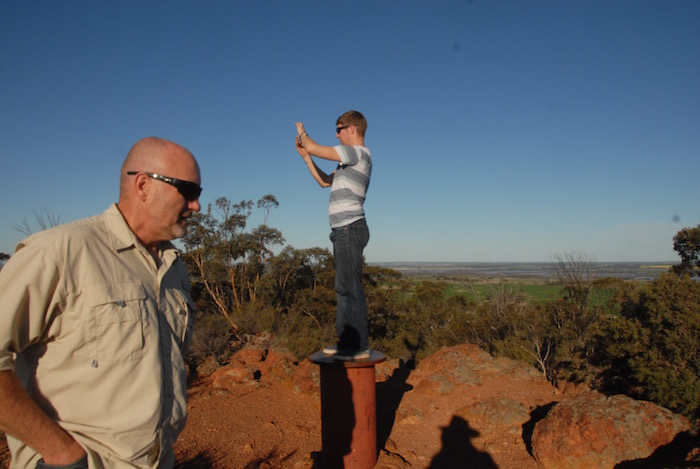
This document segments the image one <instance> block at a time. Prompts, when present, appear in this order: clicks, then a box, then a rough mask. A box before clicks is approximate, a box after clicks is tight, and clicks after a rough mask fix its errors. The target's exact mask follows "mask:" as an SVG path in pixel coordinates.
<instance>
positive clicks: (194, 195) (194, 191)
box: [126, 171, 202, 202]
mask: <svg viewBox="0 0 700 469" xmlns="http://www.w3.org/2000/svg"><path fill="white" fill-rule="evenodd" d="M140 172H142V173H143V174H145V175H146V176H148V177H149V178H153V179H158V180H159V181H163V182H167V183H168V184H170V185H171V186H174V187H175V189H177V191H178V192H179V193H180V194H182V196H183V197H184V198H185V200H186V201H188V202H192V201H194V200H197V199H198V198H199V194H201V193H202V188H201V187H200V186H199V185H198V184H196V183H194V182H190V181H183V180H182V179H175V178H171V177H168V176H162V175H160V174H155V173H146V172H143V171H127V172H126V174H128V175H129V176H134V175H136V174H138V173H140Z"/></svg>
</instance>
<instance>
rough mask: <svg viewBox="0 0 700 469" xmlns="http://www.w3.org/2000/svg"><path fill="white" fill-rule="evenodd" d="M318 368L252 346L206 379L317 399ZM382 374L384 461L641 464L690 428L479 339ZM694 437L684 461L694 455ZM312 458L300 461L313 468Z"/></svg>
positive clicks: (385, 367) (393, 365)
mask: <svg viewBox="0 0 700 469" xmlns="http://www.w3.org/2000/svg"><path fill="white" fill-rule="evenodd" d="M319 374H320V373H319V368H318V366H317V365H314V364H312V363H311V362H309V361H308V360H303V361H302V362H299V363H297V362H295V361H294V360H293V357H292V356H291V355H290V354H288V353H284V352H280V351H278V350H276V349H274V348H271V349H269V350H263V349H255V348H251V349H244V350H241V351H239V352H238V353H236V354H235V355H234V356H233V357H232V359H231V360H230V363H229V364H228V365H226V366H224V367H221V368H219V369H218V370H217V371H215V372H214V373H212V374H211V375H210V377H209V380H208V383H209V384H208V386H209V387H210V388H212V389H214V390H218V391H220V392H228V391H232V390H235V389H240V388H241V386H245V387H247V386H258V387H264V388H266V389H267V388H270V387H272V386H280V388H279V389H280V391H279V392H278V393H277V395H279V396H280V399H284V397H283V396H284V395H286V393H290V394H291V395H297V396H299V395H300V394H302V395H303V397H304V399H309V398H311V399H314V397H313V396H319V395H320V392H319V386H320V380H319ZM376 381H377V388H376V389H377V436H378V440H379V441H378V448H380V454H379V457H378V462H377V466H376V467H377V468H379V469H403V468H412V469H415V468H431V469H437V468H454V467H470V468H488V469H491V468H500V469H509V468H518V469H528V468H531V469H537V468H545V469H547V468H557V469H559V468H570V469H577V468H587V469H595V468H614V467H616V465H617V467H618V468H623V467H625V468H626V467H645V466H644V464H645V461H647V460H650V459H646V458H649V457H650V456H651V455H652V453H655V452H656V453H657V455H658V449H659V448H664V447H665V445H669V444H670V443H671V442H672V441H673V440H674V438H676V439H678V436H679V435H688V434H689V433H688V431H687V430H688V429H689V423H688V421H687V420H686V419H684V418H682V417H680V416H678V415H674V414H673V413H671V412H670V411H668V410H667V409H664V408H661V407H659V406H656V405H654V404H651V403H649V402H642V401H635V400H633V399H630V398H628V397H625V396H612V397H606V396H603V395H601V394H599V393H596V392H593V391H591V390H588V389H586V388H585V387H581V386H571V385H567V386H565V387H561V388H560V389H557V388H555V387H554V386H552V385H551V384H550V383H549V382H548V381H547V380H546V379H545V378H544V376H542V374H541V373H539V372H538V371H537V370H536V369H535V368H533V367H531V366H528V365H526V364H524V363H521V362H516V361H513V360H509V359H505V358H494V357H492V356H491V355H489V354H488V353H486V352H484V351H483V350H481V349H480V348H479V347H477V346H474V345H468V344H464V345H459V346H455V347H445V348H443V349H441V350H439V351H438V352H437V353H435V354H433V355H432V356H430V357H428V358H425V359H423V360H422V361H421V362H420V363H419V364H418V366H417V367H416V368H415V369H412V367H411V366H409V364H407V363H403V362H400V361H399V360H396V359H391V358H390V359H388V360H387V361H386V362H383V363H380V364H378V365H377V367H376ZM283 387H284V389H286V390H285V391H282V389H283ZM275 389H277V388H275ZM234 394H235V393H234ZM300 397H302V396H299V398H300ZM291 399H292V400H293V399H294V398H293V397H292V398H291ZM316 402H317V401H316ZM287 426H288V425H287ZM287 426H285V427H284V428H286V427H287ZM313 431H314V432H317V431H318V430H313ZM315 438H318V437H317V436H316V437H315ZM692 438H696V437H695V436H693V437H692ZM685 441H686V442H687V441H688V439H687V438H686V440H685ZM693 441H695V440H693ZM693 445H694V443H693ZM691 446H692V445H691ZM695 446H697V445H695ZM695 446H693V448H692V451H690V452H688V450H687V449H686V452H685V454H688V455H689V456H685V454H684V455H682V456H681V458H682V459H679V461H683V460H684V459H685V458H691V459H692V460H693V461H696V459H695V458H696V457H697V453H698V450H697V448H695ZM671 451H672V450H671ZM691 453H692V454H691ZM313 457H314V456H313V455H312V454H310V455H309V456H308V458H307V459H306V461H305V462H302V463H300V464H299V465H296V466H294V467H299V468H307V467H308V468H310V467H313V461H312V460H313ZM635 461H636V463H635ZM625 462H627V463H628V465H625ZM629 464H632V465H629ZM634 464H638V465H634ZM654 467H665V466H663V465H661V466H658V465H657V466H654Z"/></svg>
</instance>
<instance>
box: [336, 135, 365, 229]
mask: <svg viewBox="0 0 700 469" xmlns="http://www.w3.org/2000/svg"><path fill="white" fill-rule="evenodd" d="M335 149H336V151H337V152H338V155H340V164H339V165H338V167H337V168H336V170H335V172H334V173H333V185H332V186H331V194H330V202H329V204H328V216H329V217H330V223H331V228H339V227H341V226H345V225H349V224H350V223H353V222H356V221H357V220H360V219H362V218H364V217H365V210H364V208H363V207H362V205H363V204H364V203H365V195H366V194H367V188H368V187H369V179H370V176H371V175H372V159H371V158H370V153H369V148H367V147H363V146H346V145H338V146H336V147H335Z"/></svg>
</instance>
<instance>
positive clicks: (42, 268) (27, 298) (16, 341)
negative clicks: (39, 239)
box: [0, 245, 60, 371]
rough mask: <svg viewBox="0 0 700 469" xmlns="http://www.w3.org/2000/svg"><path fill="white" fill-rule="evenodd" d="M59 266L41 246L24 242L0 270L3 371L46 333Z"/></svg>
mask: <svg viewBox="0 0 700 469" xmlns="http://www.w3.org/2000/svg"><path fill="white" fill-rule="evenodd" d="M58 278H59V275H58V268H57V266H56V264H55V263H54V262H52V261H50V260H49V259H47V254H46V252H44V250H43V249H42V248H39V247H35V246H32V245H28V246H27V245H25V246H23V247H21V248H18V250H17V252H16V253H15V254H14V255H13V256H12V257H11V258H10V259H9V260H8V261H7V263H6V264H5V266H4V267H3V268H2V269H1V270H0V371H4V370H14V367H15V363H14V357H15V354H16V353H19V352H21V351H22V350H24V349H25V348H26V347H27V346H29V345H31V344H32V343H34V342H36V341H38V340H39V339H41V338H42V337H43V336H45V331H46V329H47V327H48V325H49V321H50V318H51V315H52V312H53V311H54V310H55V309H56V308H59V307H60V306H59V304H58V303H57V301H56V297H57V295H56V291H57V284H58Z"/></svg>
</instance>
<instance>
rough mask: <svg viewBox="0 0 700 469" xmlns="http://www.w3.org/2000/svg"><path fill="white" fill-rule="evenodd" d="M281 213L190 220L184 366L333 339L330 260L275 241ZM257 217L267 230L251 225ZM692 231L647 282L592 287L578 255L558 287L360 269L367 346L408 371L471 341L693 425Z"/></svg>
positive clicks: (235, 207)
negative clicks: (275, 217) (271, 221)
mask: <svg viewBox="0 0 700 469" xmlns="http://www.w3.org/2000/svg"><path fill="white" fill-rule="evenodd" d="M277 206H278V203H277V200H276V199H275V197H274V196H272V195H267V196H265V197H263V198H262V199H260V200H259V201H258V202H257V203H256V204H254V203H253V202H252V201H250V200H249V201H241V202H239V203H236V204H234V203H231V202H230V201H229V200H227V199H226V198H220V199H218V200H217V201H216V204H214V206H209V207H208V209H207V210H206V211H205V212H202V213H199V214H196V215H195V216H194V217H193V218H192V219H191V225H190V227H189V229H188V234H187V236H186V238H185V239H184V247H185V256H184V259H185V261H186V262H187V264H188V268H189V271H190V275H191V280H192V289H193V298H194V299H195V301H196V303H197V307H198V319H197V322H196V328H195V334H194V340H193V344H192V348H191V352H190V355H189V361H190V365H191V366H192V367H197V366H199V365H200V364H202V363H203V362H205V361H206V360H208V361H209V362H211V360H212V358H213V359H215V360H216V361H217V362H218V363H221V364H223V363H225V362H226V360H227V359H228V357H229V356H230V355H231V354H232V353H233V352H235V351H236V350H238V349H240V348H242V347H244V346H245V345H246V344H247V343H248V342H250V341H251V340H254V339H255V338H256V337H260V336H261V335H268V336H270V337H273V340H274V342H275V345H278V346H283V347H286V348H287V349H289V350H290V351H292V352H293V353H294V354H295V355H296V356H297V357H298V358H299V359H302V358H303V357H305V356H308V355H309V354H311V353H313V352H315V351H317V350H319V349H320V348H321V347H322V346H323V345H324V344H325V343H329V342H331V341H332V340H333V338H334V337H333V335H334V329H335V326H334V324H335V292H334V287H333V282H334V270H333V256H332V254H331V252H330V251H328V250H327V249H322V248H312V249H295V248H294V247H292V246H288V245H287V246H285V245H284V243H285V241H284V238H283V237H282V233H281V232H280V231H278V230H276V229H275V228H272V227H270V226H268V225H267V220H268V216H269V215H270V211H271V210H272V209H274V208H276V207H277ZM256 208H257V210H260V211H262V213H263V215H264V216H263V219H264V222H263V223H262V224H261V225H259V226H257V227H253V228H249V227H248V226H247V222H248V220H249V218H250V216H251V214H252V213H253V210H254V209H256ZM698 233H700V225H698V227H696V228H686V229H684V230H682V231H681V232H679V234H678V235H677V236H676V238H674V247H675V248H676V251H678V252H679V255H681V260H682V262H681V264H680V265H679V266H673V267H672V268H671V271H670V272H669V273H665V274H662V275H660V276H658V277H656V278H655V279H653V280H651V281H630V280H621V279H615V278H593V277H592V276H591V275H590V272H591V269H590V267H591V262H590V260H589V259H588V258H587V257H586V256H585V255H581V254H564V255H557V256H555V257H554V260H553V264H554V265H553V267H554V268H555V271H556V274H557V280H556V284H552V283H541V284H534V285H530V284H525V283H523V284H517V283H509V282H501V281H493V282H491V283H482V282H480V283H476V282H473V283H470V282H468V281H465V282H455V281H445V280H442V279H431V278H407V277H404V276H402V275H401V274H400V273H399V272H398V271H395V270H392V269H387V268H383V267H377V266H367V267H366V269H365V276H364V281H365V289H366V293H367V303H368V310H369V324H370V339H371V345H372V347H373V348H374V349H378V350H381V351H383V352H384V353H385V354H386V355H388V356H390V357H395V358H400V359H402V360H404V361H406V362H407V363H416V362H417V361H419V360H421V359H422V358H424V357H426V356H428V355H429V354H431V353H433V352H435V351H437V350H438V349H439V348H440V347H443V346H450V345H455V344H460V343H474V344H477V345H479V346H480V347H482V348H483V349H485V350H487V351H488V352H490V353H491V354H493V355H496V356H506V357H509V358H515V359H518V360H522V361H525V362H527V363H530V364H532V365H534V366H536V367H537V368H538V369H539V370H540V372H541V373H542V374H543V375H544V376H546V377H547V379H549V380H550V381H552V382H554V383H555V384H556V383H557V382H558V381H569V382H577V383H586V384H588V385H589V386H591V387H593V388H595V389H598V390H600V391H603V392H606V393H611V394H612V393H624V394H627V395H629V396H631V397H634V398H639V399H647V400H650V401H653V402H655V403H657V404H659V405H662V406H665V407H667V408H669V409H671V410H673V411H674V412H677V413H680V414H683V415H686V416H688V417H690V418H698V417H700V369H699V368H700V302H699V301H698V298H700V282H698V281H696V280H695V279H694V277H697V274H698V243H697V239H698ZM669 241H670V240H669ZM693 243H695V244H693Z"/></svg>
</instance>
